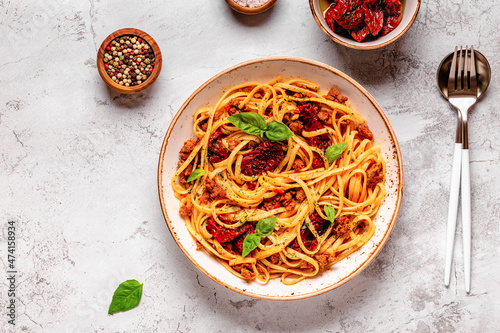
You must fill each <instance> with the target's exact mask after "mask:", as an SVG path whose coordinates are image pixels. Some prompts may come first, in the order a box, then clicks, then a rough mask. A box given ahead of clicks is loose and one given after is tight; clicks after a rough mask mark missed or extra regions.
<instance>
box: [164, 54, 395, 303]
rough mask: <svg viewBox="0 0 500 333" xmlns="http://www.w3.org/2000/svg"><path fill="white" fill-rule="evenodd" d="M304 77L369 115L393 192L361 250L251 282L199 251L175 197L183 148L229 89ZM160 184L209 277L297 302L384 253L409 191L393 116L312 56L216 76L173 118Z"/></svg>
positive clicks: (170, 220) (170, 216)
mask: <svg viewBox="0 0 500 333" xmlns="http://www.w3.org/2000/svg"><path fill="white" fill-rule="evenodd" d="M279 75H282V76H283V77H284V78H289V77H301V78H305V79H308V80H311V81H313V82H316V83H318V84H320V86H321V90H322V91H324V92H327V91H328V89H329V88H331V87H333V86H336V87H338V88H339V89H340V92H341V93H342V94H343V95H344V96H347V97H348V98H349V101H350V103H351V105H352V106H353V108H354V109H355V110H357V111H358V113H359V114H361V116H363V117H364V118H365V119H366V121H367V124H368V125H369V127H370V129H371V131H372V132H373V134H374V136H375V144H378V145H380V146H381V148H382V151H383V153H384V158H385V160H386V164H387V174H386V186H387V196H386V198H385V199H384V201H383V204H382V206H381V207H380V210H379V212H378V214H377V217H376V218H375V221H374V222H375V224H376V226H377V231H376V232H375V234H374V235H373V237H372V238H371V239H370V241H369V242H368V243H367V244H365V245H364V246H363V247H362V248H361V249H360V250H358V251H357V252H354V253H353V254H351V255H350V256H349V257H347V258H345V259H344V260H342V261H340V262H339V263H337V264H336V265H334V266H333V267H332V268H331V269H330V270H327V271H325V272H324V273H322V274H321V275H319V276H317V277H315V278H312V279H306V280H303V281H301V282H299V283H298V284H295V285H292V286H286V285H284V284H282V283H281V282H280V281H279V280H272V281H270V282H269V283H267V284H261V283H259V282H258V281H253V282H250V283H249V282H246V281H244V280H241V279H239V278H237V277H235V276H234V275H232V274H231V273H229V272H228V271H227V270H226V269H225V268H224V267H223V266H222V265H221V264H220V263H219V262H217V261H216V260H215V259H214V258H213V257H212V256H210V255H209V254H207V253H206V252H205V251H199V250H196V243H195V241H194V239H193V238H192V237H191V235H190V234H189V232H188V231H187V228H186V226H185V224H184V220H183V219H182V217H181V216H180V215H179V201H178V200H177V199H176V198H175V197H174V194H173V191H172V188H171V186H170V182H171V179H172V176H173V174H174V173H175V170H176V168H177V162H178V160H179V151H180V149H181V147H182V146H183V144H184V142H185V141H186V140H188V139H189V138H192V137H194V135H193V134H192V128H193V114H194V112H195V111H196V110H197V109H198V108H201V107H206V106H211V105H214V104H215V103H216V102H217V100H218V99H219V98H220V96H221V95H222V94H223V93H224V91H225V89H227V88H228V87H231V86H233V85H236V84H240V83H243V82H250V81H251V82H255V81H257V82H267V81H270V80H272V79H274V78H276V77H277V76H279ZM158 188H159V194H160V202H161V207H162V210H163V215H164V216H165V220H166V222H167V225H168V227H169V229H170V232H171V233H172V236H173V237H174V239H175V241H176V242H177V244H178V245H179V247H180V249H181V250H182V251H183V252H184V254H185V255H186V256H187V257H188V258H189V260H191V262H192V263H193V264H194V265H195V266H196V267H198V269H199V270H201V271H202V272H203V273H205V274H206V275H207V276H208V277H210V278H211V279H213V280H214V281H216V282H217V283H219V284H221V285H222V286H224V287H226V288H229V289H231V290H233V291H236V292H238V293H241V294H244V295H247V296H252V297H256V298H262V299H273V300H293V299H301V298H306V297H311V296H315V295H319V294H321V293H324V292H326V291H329V290H332V289H334V288H336V287H338V286H340V285H341V284H343V283H345V282H347V281H348V280H350V279H351V278H353V277H354V276H356V275H357V274H359V272H361V271H362V270H363V269H364V268H365V267H366V266H367V265H368V264H369V263H370V262H371V261H372V260H373V259H374V258H375V256H376V255H377V254H378V253H379V252H380V250H381V249H382V247H383V245H384V244H385V242H386V241H387V239H388V237H389V235H390V233H391V231H392V229H393V227H394V224H395V222H396V218H397V215H398V212H399V207H400V205H401V199H402V193H403V164H402V160H401V153H400V151H399V146H398V142H397V140H396V136H395V134H394V131H393V130H392V128H391V125H390V124H389V121H388V119H387V117H386V116H385V114H384V112H383V111H382V109H381V108H380V106H379V105H378V104H377V102H375V100H374V99H373V97H371V96H370V94H368V92H367V91H366V90H365V89H364V88H363V87H361V85H359V84H358V83H357V82H356V81H354V80H353V79H351V78H350V77H348V76H347V75H345V74H343V73H341V72H340V71H338V70H336V69H334V68H332V67H330V66H327V65H324V64H321V63H318V62H315V61H311V60H307V59H301V58H292V57H267V58H260V59H256V60H251V61H247V62H244V63H241V64H239V65H236V66H233V67H231V68H228V69H226V70H224V71H222V72H221V73H219V74H217V75H215V76H214V77H212V78H211V79H210V80H208V81H207V82H205V83H204V84H203V85H202V86H201V87H199V88H198V89H197V90H196V91H195V92H194V93H193V94H192V95H191V96H190V97H189V98H188V99H187V101H186V102H184V104H183V105H182V106H181V108H180V110H179V111H178V113H177V115H176V116H175V117H174V119H173V120H172V123H171V124H170V127H169V129H168V131H167V134H166V135H165V139H164V141H163V146H162V149H161V153H160V161H159V166H158Z"/></svg>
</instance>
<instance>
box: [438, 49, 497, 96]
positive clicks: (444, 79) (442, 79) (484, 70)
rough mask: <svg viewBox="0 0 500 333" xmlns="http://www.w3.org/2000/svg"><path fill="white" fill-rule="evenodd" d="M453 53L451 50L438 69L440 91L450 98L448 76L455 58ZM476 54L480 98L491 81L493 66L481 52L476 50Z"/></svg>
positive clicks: (478, 94)
mask: <svg viewBox="0 0 500 333" xmlns="http://www.w3.org/2000/svg"><path fill="white" fill-rule="evenodd" d="M453 53H454V52H450V54H448V55H447V56H446V57H444V59H443V60H442V61H441V63H440V64H439V67H438V71H437V84H438V87H439V91H440V92H441V95H443V97H444V98H446V99H448V78H449V76H450V67H451V61H452V59H453ZM474 56H475V58H476V72H477V98H480V97H481V96H482V95H483V94H484V92H485V91H486V89H488V86H489V84H490V81H491V67H490V63H489V62H488V60H486V58H485V56H484V55H482V54H481V52H479V51H477V50H474Z"/></svg>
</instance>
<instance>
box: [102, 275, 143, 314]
mask: <svg viewBox="0 0 500 333" xmlns="http://www.w3.org/2000/svg"><path fill="white" fill-rule="evenodd" d="M141 297H142V283H139V282H138V281H137V280H127V281H125V282H123V283H120V285H119V286H118V288H116V290H115V293H114V294H113V299H112V300H111V304H110V305H109V309H108V314H113V313H116V312H122V311H128V310H130V309H133V308H135V307H136V306H137V305H138V304H139V302H140V301H141Z"/></svg>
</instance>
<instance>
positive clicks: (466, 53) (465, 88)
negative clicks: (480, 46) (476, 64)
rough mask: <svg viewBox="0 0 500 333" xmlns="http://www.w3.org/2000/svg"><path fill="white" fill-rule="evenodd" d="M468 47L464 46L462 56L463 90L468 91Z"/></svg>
mask: <svg viewBox="0 0 500 333" xmlns="http://www.w3.org/2000/svg"><path fill="white" fill-rule="evenodd" d="M468 53H469V47H468V46H467V45H465V55H464V85H463V89H464V90H469V89H470V83H469V82H470V81H469V56H468Z"/></svg>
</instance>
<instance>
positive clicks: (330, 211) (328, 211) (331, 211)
mask: <svg viewBox="0 0 500 333" xmlns="http://www.w3.org/2000/svg"><path fill="white" fill-rule="evenodd" d="M324 209H325V215H326V217H328V220H330V222H332V223H334V222H335V214H336V213H335V208H333V207H332V206H325V207H324Z"/></svg>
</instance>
